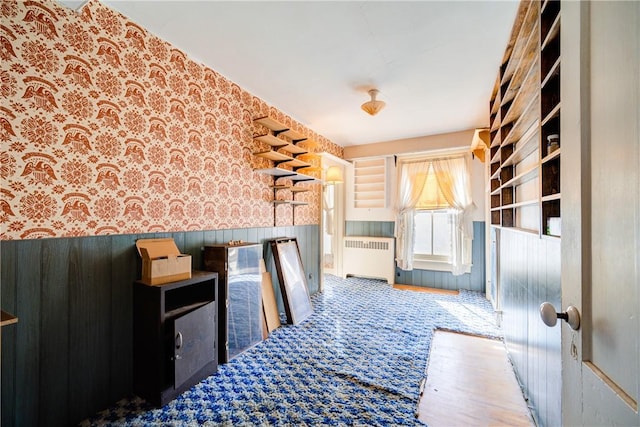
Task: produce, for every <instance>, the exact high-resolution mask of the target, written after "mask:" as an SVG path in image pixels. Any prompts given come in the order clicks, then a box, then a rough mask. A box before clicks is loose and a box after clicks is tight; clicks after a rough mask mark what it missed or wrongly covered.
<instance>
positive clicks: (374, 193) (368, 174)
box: [353, 158, 387, 208]
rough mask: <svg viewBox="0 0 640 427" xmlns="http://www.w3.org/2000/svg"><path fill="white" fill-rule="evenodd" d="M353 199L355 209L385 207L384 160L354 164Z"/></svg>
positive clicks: (369, 160)
mask: <svg viewBox="0 0 640 427" xmlns="http://www.w3.org/2000/svg"><path fill="white" fill-rule="evenodd" d="M353 170H354V198H353V203H354V207H356V208H385V207H386V176H387V175H386V166H385V159H384V158H376V159H367V160H356V161H355V162H354V168H353Z"/></svg>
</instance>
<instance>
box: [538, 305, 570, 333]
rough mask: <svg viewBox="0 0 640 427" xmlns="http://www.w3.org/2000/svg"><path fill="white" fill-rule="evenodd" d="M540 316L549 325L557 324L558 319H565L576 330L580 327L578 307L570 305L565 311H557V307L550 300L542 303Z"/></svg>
mask: <svg viewBox="0 0 640 427" xmlns="http://www.w3.org/2000/svg"><path fill="white" fill-rule="evenodd" d="M540 317H541V318H542V321H543V322H544V324H545V325H547V326H550V327H551V326H555V325H556V323H557V322H558V319H563V320H565V321H566V322H567V323H568V324H569V326H571V329H575V330H576V331H577V330H578V329H580V312H579V311H578V309H577V308H575V307H574V306H572V305H570V306H569V307H567V311H565V312H564V313H557V312H556V309H555V307H554V306H553V304H551V303H550V302H543V303H542V304H540Z"/></svg>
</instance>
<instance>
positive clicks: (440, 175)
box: [432, 156, 475, 275]
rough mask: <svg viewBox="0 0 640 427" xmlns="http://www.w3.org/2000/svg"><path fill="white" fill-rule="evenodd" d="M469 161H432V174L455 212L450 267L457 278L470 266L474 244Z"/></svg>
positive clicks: (461, 159)
mask: <svg viewBox="0 0 640 427" xmlns="http://www.w3.org/2000/svg"><path fill="white" fill-rule="evenodd" d="M468 163H469V158H468V156H465V157H458V158H448V159H437V160H434V161H433V163H432V164H433V170H434V171H435V174H436V179H437V180H438V186H439V187H440V191H442V194H443V195H444V198H445V199H446V200H447V202H448V203H449V205H450V206H451V207H452V208H453V209H455V213H454V214H453V220H454V224H453V227H452V233H453V236H452V239H451V242H452V245H453V248H452V251H451V252H452V253H451V265H452V273H453V274H454V275H459V274H463V273H464V272H465V270H467V269H468V268H469V266H470V265H471V242H472V241H473V217H472V214H473V210H474V209H475V205H474V203H473V200H472V199H471V175H470V173H469V164H468Z"/></svg>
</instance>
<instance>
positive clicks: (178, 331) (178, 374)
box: [173, 301, 217, 389]
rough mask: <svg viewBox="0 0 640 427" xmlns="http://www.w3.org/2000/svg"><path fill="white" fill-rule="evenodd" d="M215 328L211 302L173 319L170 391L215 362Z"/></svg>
mask: <svg viewBox="0 0 640 427" xmlns="http://www.w3.org/2000/svg"><path fill="white" fill-rule="evenodd" d="M216 328H217V325H216V302H215V301H213V302H210V303H208V304H206V305H204V306H202V307H200V308H197V309H196V310H193V311H192V312H190V313H188V314H185V315H184V316H181V317H178V318H176V319H175V321H174V330H173V336H174V338H175V349H174V355H173V357H174V360H175V364H174V375H175V376H174V388H176V389H178V388H180V386H181V385H182V384H184V383H185V382H186V381H188V380H189V379H190V378H191V377H192V376H193V375H195V374H196V373H197V372H198V371H199V370H200V369H202V368H204V367H205V365H206V364H207V363H210V362H212V361H213V360H215V352H216Z"/></svg>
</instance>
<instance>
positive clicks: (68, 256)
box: [0, 225, 320, 427]
mask: <svg viewBox="0 0 640 427" xmlns="http://www.w3.org/2000/svg"><path fill="white" fill-rule="evenodd" d="M284 236H287V237H297V238H298V244H299V245H300V252H301V255H302V262H303V265H304V267H305V272H306V274H307V281H308V284H309V288H310V291H311V293H315V292H317V291H318V290H319V274H320V254H319V247H318V245H317V242H318V241H319V227H318V226H317V225H306V226H296V227H273V228H271V227H269V228H249V229H233V230H215V231H198V232H183V233H169V234H152V235H149V234H145V235H121V236H99V237H83V238H73V239H47V240H22V241H3V242H1V266H0V267H1V281H2V293H1V294H2V308H3V309H4V310H5V311H8V312H10V313H13V314H16V315H17V316H18V317H19V322H18V323H17V324H15V325H10V326H6V327H4V328H3V330H2V412H1V417H2V419H1V421H2V426H6V427H10V426H38V425H42V426H67V425H75V424H77V423H78V422H80V421H81V420H83V419H85V418H87V417H88V416H91V415H93V414H94V413H96V412H97V411H99V410H101V409H104V408H106V407H108V406H109V405H111V404H112V403H114V402H115V401H117V400H118V399H120V398H122V397H125V396H127V395H130V394H131V393H132V379H133V372H132V357H133V356H132V352H133V350H132V322H133V314H132V311H133V307H132V298H133V295H132V282H133V281H134V280H136V279H138V278H139V275H140V271H141V262H140V259H139V256H138V254H137V252H136V250H135V241H136V239H138V238H153V237H173V238H174V239H175V241H176V244H177V245H178V247H179V248H180V250H181V252H182V253H188V254H191V256H192V259H193V267H194V268H195V269H201V268H202V252H201V248H202V247H203V246H204V245H205V244H212V243H223V242H227V241H229V240H232V239H233V240H244V241H249V242H260V243H264V242H265V241H266V240H267V239H270V238H274V237H284ZM266 247H268V245H266V244H265V248H266ZM265 257H266V260H267V263H266V264H267V268H268V269H269V271H271V272H272V273H273V274H272V278H273V280H274V286H275V290H276V295H277V297H278V299H279V300H280V301H281V300H282V298H281V296H280V292H279V287H278V285H277V275H276V274H275V269H274V266H273V260H272V256H271V254H270V253H267V252H266V251H265Z"/></svg>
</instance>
